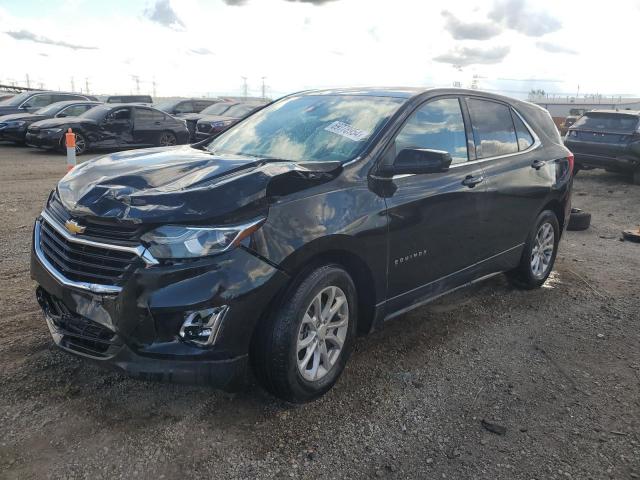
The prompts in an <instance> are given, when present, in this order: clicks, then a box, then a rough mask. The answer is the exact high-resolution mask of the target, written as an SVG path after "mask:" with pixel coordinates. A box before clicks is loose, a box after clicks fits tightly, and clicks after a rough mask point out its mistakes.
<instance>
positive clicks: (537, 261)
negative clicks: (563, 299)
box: [531, 222, 555, 278]
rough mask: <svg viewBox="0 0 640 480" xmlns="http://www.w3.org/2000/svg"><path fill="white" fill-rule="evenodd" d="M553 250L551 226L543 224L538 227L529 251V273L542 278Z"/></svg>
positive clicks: (547, 223)
mask: <svg viewBox="0 0 640 480" xmlns="http://www.w3.org/2000/svg"><path fill="white" fill-rule="evenodd" d="M554 249H555V232H554V230H553V225H551V224H550V223H549V222H545V223H543V224H542V225H540V228H538V232H537V233H536V236H535V239H534V244H533V248H532V250H531V273H533V276H534V277H536V278H543V277H544V276H545V275H546V274H547V271H548V270H549V267H550V266H551V259H552V258H553V251H554Z"/></svg>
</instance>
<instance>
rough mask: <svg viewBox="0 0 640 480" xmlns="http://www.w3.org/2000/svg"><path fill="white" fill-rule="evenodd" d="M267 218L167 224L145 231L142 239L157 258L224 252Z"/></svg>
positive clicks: (193, 256) (202, 255)
mask: <svg viewBox="0 0 640 480" xmlns="http://www.w3.org/2000/svg"><path fill="white" fill-rule="evenodd" d="M263 223H264V218H262V219H259V220H255V221H252V222H249V223H246V224H243V225H235V226H229V227H213V228H208V227H185V226H182V225H165V226H163V227H159V228H156V229H155V230H153V231H151V232H148V233H145V234H144V235H143V236H142V241H143V242H144V243H145V244H146V245H147V248H148V250H149V253H151V255H153V256H154V257H155V258H197V257H206V256H208V255H215V254H217V253H222V252H224V251H226V250H229V249H230V248H233V247H235V246H237V245H238V244H239V243H240V242H241V241H242V240H243V239H244V238H246V237H248V236H249V235H251V234H252V233H253V232H255V231H256V230H257V229H258V228H260V226H261V225H262V224H263Z"/></svg>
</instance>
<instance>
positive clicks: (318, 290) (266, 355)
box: [250, 265, 358, 403]
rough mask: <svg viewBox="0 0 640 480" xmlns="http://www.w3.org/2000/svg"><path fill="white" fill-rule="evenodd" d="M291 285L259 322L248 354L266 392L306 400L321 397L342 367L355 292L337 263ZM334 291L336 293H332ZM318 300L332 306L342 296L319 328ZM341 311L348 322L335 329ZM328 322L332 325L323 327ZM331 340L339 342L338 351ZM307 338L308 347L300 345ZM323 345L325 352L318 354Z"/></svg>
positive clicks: (350, 335) (353, 318)
mask: <svg viewBox="0 0 640 480" xmlns="http://www.w3.org/2000/svg"><path fill="white" fill-rule="evenodd" d="M294 285H296V286H294V287H293V288H292V291H291V292H290V294H289V295H286V296H285V298H284V301H283V302H282V303H281V304H280V307H279V308H277V309H276V310H275V311H274V313H272V314H271V315H269V317H268V318H265V319H264V321H263V322H261V323H260V324H259V325H258V328H257V329H256V332H255V333H254V336H253V339H252V345H251V354H250V357H251V364H252V366H253V370H254V373H255V375H256V377H257V379H258V381H259V382H260V384H261V385H262V386H263V387H264V388H265V389H266V390H267V391H268V392H270V393H271V394H273V395H275V396H276V397H278V398H281V399H282V400H285V401H287V402H292V403H304V402H309V401H312V400H315V399H317V398H318V397H320V396H322V395H324V394H325V393H326V392H327V391H328V390H329V389H331V387H333V385H334V384H335V383H336V381H337V380H338V378H339V377H340V374H341V373H342V371H343V370H344V367H345V365H346V363H347V360H348V359H349V355H350V353H351V349H352V347H353V340H354V338H355V332H356V320H357V318H358V312H357V296H356V288H355V285H354V283H353V280H352V279H351V277H350V276H349V274H348V273H347V272H345V271H344V270H343V269H342V268H341V267H340V266H338V265H326V266H323V267H320V268H318V269H316V270H313V271H312V272H311V273H309V274H308V275H306V276H305V277H304V278H303V279H302V280H301V281H300V282H299V283H297V284H294ZM332 291H333V293H334V297H330V293H331V292H332ZM316 298H320V302H322V301H323V299H324V300H325V303H321V305H322V307H326V304H327V303H329V300H331V303H332V304H333V306H334V307H335V306H336V304H337V303H338V301H337V300H338V299H340V298H341V299H343V300H344V303H342V306H341V307H340V308H339V309H338V310H337V312H336V313H335V314H334V315H333V316H332V317H331V318H330V319H329V321H328V323H323V322H322V321H320V322H317V323H318V324H319V326H320V328H319V329H318V328H316V327H315V326H314V324H315V323H316V321H315V320H317V318H316V313H315V312H316V305H317V304H316V303H315V299H316ZM319 310H321V311H322V310H323V308H320V309H319ZM345 312H346V319H347V322H346V325H343V326H340V327H338V325H341V323H343V321H344V318H345ZM324 318H326V317H324ZM303 320H304V321H303ZM327 325H336V327H334V328H330V329H326V326H327ZM325 335H326V336H325ZM338 337H340V338H338ZM324 338H326V339H327V340H326V341H325V340H324ZM334 338H335V339H336V340H340V339H342V340H343V344H342V348H341V349H338V343H337V342H336V340H334ZM305 342H306V343H308V344H309V346H307V347H302V346H301V345H303V344H304V343H305ZM316 343H317V344H318V346H317V347H316V346H315V345H316ZM322 343H324V345H325V348H327V349H328V352H329V353H328V354H325V355H323V354H322V353H321V351H322V348H321V345H322ZM316 358H317V361H316ZM305 359H306V360H307V361H306V363H305ZM325 367H328V368H325ZM314 377H315V378H314Z"/></svg>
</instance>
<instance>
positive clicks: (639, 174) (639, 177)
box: [631, 168, 640, 185]
mask: <svg viewBox="0 0 640 480" xmlns="http://www.w3.org/2000/svg"><path fill="white" fill-rule="evenodd" d="M631 178H632V179H633V184H634V185H640V168H639V169H637V170H634V172H633V177H631Z"/></svg>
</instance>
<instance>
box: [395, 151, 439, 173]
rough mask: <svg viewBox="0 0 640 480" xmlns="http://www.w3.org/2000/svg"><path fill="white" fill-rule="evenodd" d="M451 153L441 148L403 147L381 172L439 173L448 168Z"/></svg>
mask: <svg viewBox="0 0 640 480" xmlns="http://www.w3.org/2000/svg"><path fill="white" fill-rule="evenodd" d="M451 161H452V158H451V155H450V154H449V152H445V151H443V150H431V149H428V148H405V149H403V150H401V151H400V153H399V154H398V156H397V157H396V161H395V162H394V163H393V165H390V166H388V167H385V168H384V170H383V172H384V173H389V174H391V175H402V174H423V173H440V172H446V171H447V170H449V166H450V165H451Z"/></svg>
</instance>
